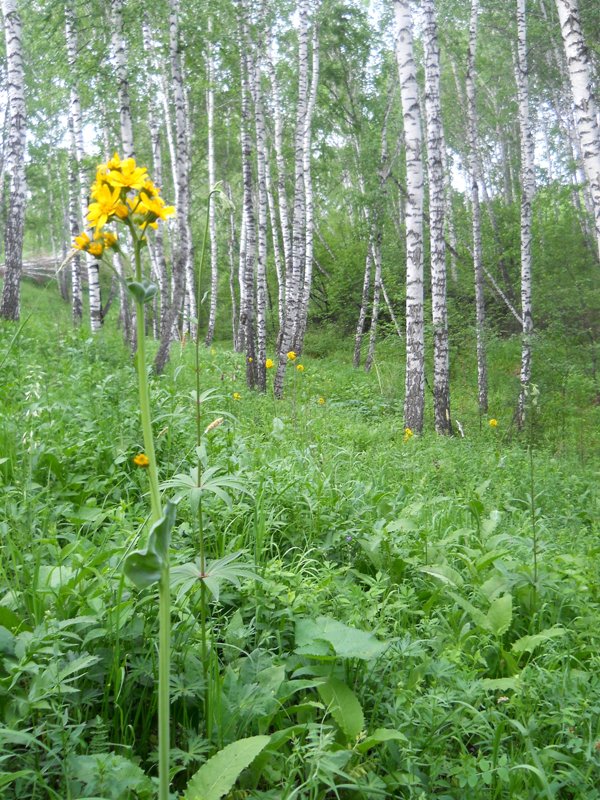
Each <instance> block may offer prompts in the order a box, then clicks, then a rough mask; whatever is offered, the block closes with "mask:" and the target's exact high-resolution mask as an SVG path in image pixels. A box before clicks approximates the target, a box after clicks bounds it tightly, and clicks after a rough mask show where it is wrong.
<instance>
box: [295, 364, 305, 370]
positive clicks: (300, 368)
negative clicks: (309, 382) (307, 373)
mask: <svg viewBox="0 0 600 800" xmlns="http://www.w3.org/2000/svg"><path fill="white" fill-rule="evenodd" d="M296 369H297V370H298V372H304V364H296Z"/></svg>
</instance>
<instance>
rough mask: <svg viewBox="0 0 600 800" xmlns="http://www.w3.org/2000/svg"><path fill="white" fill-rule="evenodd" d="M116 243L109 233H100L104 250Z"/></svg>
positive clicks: (114, 237)
mask: <svg viewBox="0 0 600 800" xmlns="http://www.w3.org/2000/svg"><path fill="white" fill-rule="evenodd" d="M116 243H117V237H116V236H115V234H114V233H111V232H110V231H103V233H102V244H103V245H104V247H105V248H108V247H114V246H115V245H116Z"/></svg>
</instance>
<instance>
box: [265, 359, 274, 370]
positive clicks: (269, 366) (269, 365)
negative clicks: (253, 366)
mask: <svg viewBox="0 0 600 800" xmlns="http://www.w3.org/2000/svg"><path fill="white" fill-rule="evenodd" d="M274 366H275V364H274V363H273V359H272V358H267V360H266V361H265V367H266V368H267V369H273V367H274Z"/></svg>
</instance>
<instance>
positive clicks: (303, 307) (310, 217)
mask: <svg viewBox="0 0 600 800" xmlns="http://www.w3.org/2000/svg"><path fill="white" fill-rule="evenodd" d="M318 85H319V34H318V28H317V25H316V23H314V25H313V34H312V74H311V81H310V95H309V98H308V108H307V111H306V116H305V119H304V133H303V143H302V149H303V153H302V159H303V165H302V166H303V178H304V197H305V207H306V232H305V237H306V240H305V250H304V276H303V285H302V289H301V297H300V300H299V307H298V319H297V323H296V331H295V334H294V349H295V350H297V351H298V352H302V348H303V346H304V336H305V334H306V325H307V322H308V306H309V303H310V290H311V286H312V273H313V237H314V229H313V228H314V201H313V189H312V174H311V156H312V150H311V141H312V137H311V126H312V119H313V116H314V113H315V106H316V104H317V89H318Z"/></svg>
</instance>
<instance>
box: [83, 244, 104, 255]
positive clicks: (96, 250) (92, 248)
mask: <svg viewBox="0 0 600 800" xmlns="http://www.w3.org/2000/svg"><path fill="white" fill-rule="evenodd" d="M86 250H87V251H88V253H89V254H90V255H92V256H95V257H96V258H100V256H101V255H102V251H103V250H104V247H103V246H102V243H101V242H92V243H91V244H89V245H88V246H87V248H86Z"/></svg>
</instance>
